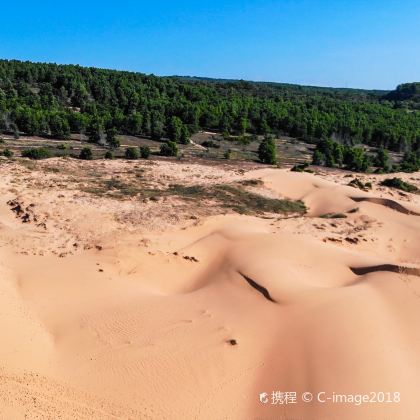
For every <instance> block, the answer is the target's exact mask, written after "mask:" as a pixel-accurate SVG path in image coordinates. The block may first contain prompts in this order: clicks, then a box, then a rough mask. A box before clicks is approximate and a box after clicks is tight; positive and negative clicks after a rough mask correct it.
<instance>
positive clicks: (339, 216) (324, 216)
mask: <svg viewBox="0 0 420 420" xmlns="http://www.w3.org/2000/svg"><path fill="white" fill-rule="evenodd" d="M319 217H321V218H322V219H345V218H346V217H347V216H346V215H345V214H343V213H325V214H321V216H319Z"/></svg>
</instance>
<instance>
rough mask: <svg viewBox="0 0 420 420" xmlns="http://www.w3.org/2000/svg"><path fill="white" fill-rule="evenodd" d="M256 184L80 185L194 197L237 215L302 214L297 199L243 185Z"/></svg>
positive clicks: (105, 191)
mask: <svg viewBox="0 0 420 420" xmlns="http://www.w3.org/2000/svg"><path fill="white" fill-rule="evenodd" d="M256 185H259V182H258V180H257V181H256V183H253V182H252V183H251V182H250V183H246V184H245V185H244V184H240V183H235V184H217V185H210V186H204V185H180V184H171V185H169V186H167V187H165V188H162V189H158V188H150V187H146V186H142V185H140V184H139V183H130V182H124V181H121V180H119V179H116V178H111V179H108V180H98V181H96V183H95V185H94V186H93V187H88V188H84V189H83V190H84V191H85V192H88V193H91V194H95V195H99V196H106V197H114V198H117V199H124V198H128V197H130V198H132V197H137V198H139V199H150V200H152V201H158V200H160V199H161V198H164V197H171V196H172V197H175V196H176V197H178V198H181V199H183V200H186V201H189V200H194V202H195V203H199V204H203V205H204V204H205V205H206V206H210V207H211V206H216V207H222V208H225V209H229V210H232V211H235V212H236V213H240V214H263V213H277V214H282V213H285V214H290V213H298V214H304V213H306V207H305V205H304V204H303V202H301V201H293V200H286V199H277V198H269V197H265V196H262V195H260V194H256V193H254V192H250V191H247V190H246V189H245V188H244V186H256Z"/></svg>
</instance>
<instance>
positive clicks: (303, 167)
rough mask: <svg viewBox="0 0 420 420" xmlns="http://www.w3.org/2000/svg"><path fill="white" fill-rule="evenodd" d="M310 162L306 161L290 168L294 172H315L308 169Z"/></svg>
mask: <svg viewBox="0 0 420 420" xmlns="http://www.w3.org/2000/svg"><path fill="white" fill-rule="evenodd" d="M308 166H309V163H307V162H305V163H302V164H300V165H294V166H293V168H292V169H290V170H291V171H292V172H309V173H313V171H311V170H310V169H308Z"/></svg>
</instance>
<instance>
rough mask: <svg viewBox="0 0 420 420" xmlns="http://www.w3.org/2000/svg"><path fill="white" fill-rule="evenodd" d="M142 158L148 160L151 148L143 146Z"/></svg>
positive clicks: (141, 149) (141, 150)
mask: <svg viewBox="0 0 420 420" xmlns="http://www.w3.org/2000/svg"><path fill="white" fill-rule="evenodd" d="M140 156H141V158H142V159H148V158H149V156H150V147H149V146H141V147H140Z"/></svg>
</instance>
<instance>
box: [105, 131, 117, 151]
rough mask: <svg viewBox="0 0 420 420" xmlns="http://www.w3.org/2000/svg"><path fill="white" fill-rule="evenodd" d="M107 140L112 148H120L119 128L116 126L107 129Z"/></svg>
mask: <svg viewBox="0 0 420 420" xmlns="http://www.w3.org/2000/svg"><path fill="white" fill-rule="evenodd" d="M106 142H107V144H108V146H109V147H111V148H112V149H118V147H120V141H119V139H118V138H117V129H116V128H115V127H112V128H108V130H106Z"/></svg>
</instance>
